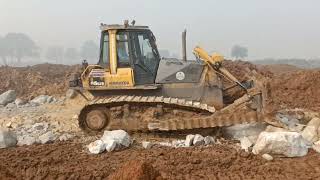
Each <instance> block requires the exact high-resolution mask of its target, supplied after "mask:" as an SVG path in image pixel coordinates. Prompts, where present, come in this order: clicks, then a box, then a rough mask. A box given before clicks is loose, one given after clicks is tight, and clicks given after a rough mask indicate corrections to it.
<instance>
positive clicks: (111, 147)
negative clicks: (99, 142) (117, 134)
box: [105, 140, 118, 152]
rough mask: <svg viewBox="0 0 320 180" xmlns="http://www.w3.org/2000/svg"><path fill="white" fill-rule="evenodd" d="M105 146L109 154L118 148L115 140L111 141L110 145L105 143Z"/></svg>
mask: <svg viewBox="0 0 320 180" xmlns="http://www.w3.org/2000/svg"><path fill="white" fill-rule="evenodd" d="M105 145H106V150H107V151H108V152H111V151H114V150H115V149H116V148H117V146H118V145H117V142H116V141H115V140H109V141H108V143H105Z"/></svg>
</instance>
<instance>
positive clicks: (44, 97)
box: [30, 95, 54, 104]
mask: <svg viewBox="0 0 320 180" xmlns="http://www.w3.org/2000/svg"><path fill="white" fill-rule="evenodd" d="M53 99H54V98H53V97H52V96H48V95H40V96H38V97H35V98H34V99H32V100H31V101H30V102H31V103H32V104H45V103H50V102H52V101H53Z"/></svg>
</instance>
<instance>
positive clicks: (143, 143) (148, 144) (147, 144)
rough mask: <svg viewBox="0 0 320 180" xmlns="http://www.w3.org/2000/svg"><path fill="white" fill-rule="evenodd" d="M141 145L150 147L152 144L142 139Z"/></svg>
mask: <svg viewBox="0 0 320 180" xmlns="http://www.w3.org/2000/svg"><path fill="white" fill-rule="evenodd" d="M141 145H142V147H143V148H145V149H150V148H151V147H152V146H153V144H152V143H151V142H148V141H142V143H141Z"/></svg>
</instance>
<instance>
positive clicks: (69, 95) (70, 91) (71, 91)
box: [66, 89, 77, 99]
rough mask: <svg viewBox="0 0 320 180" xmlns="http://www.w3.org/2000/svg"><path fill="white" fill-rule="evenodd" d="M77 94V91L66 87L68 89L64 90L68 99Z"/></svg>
mask: <svg viewBox="0 0 320 180" xmlns="http://www.w3.org/2000/svg"><path fill="white" fill-rule="evenodd" d="M76 96H77V92H76V91H75V90H73V89H68V91H67V92H66V97H67V98H68V99H73V98H75V97H76Z"/></svg>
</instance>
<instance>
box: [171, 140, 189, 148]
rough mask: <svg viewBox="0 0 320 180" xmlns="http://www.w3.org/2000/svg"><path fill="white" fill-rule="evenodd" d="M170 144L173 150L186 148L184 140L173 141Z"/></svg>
mask: <svg viewBox="0 0 320 180" xmlns="http://www.w3.org/2000/svg"><path fill="white" fill-rule="evenodd" d="M171 144H172V146H173V147H175V148H179V147H186V145H185V140H174V141H172V142H171Z"/></svg>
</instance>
